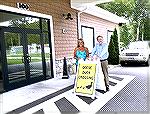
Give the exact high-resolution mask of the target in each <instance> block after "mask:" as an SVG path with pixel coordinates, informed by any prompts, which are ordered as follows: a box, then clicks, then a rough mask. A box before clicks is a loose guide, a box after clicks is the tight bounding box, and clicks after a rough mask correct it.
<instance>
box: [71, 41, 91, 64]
mask: <svg viewBox="0 0 150 114" xmlns="http://www.w3.org/2000/svg"><path fill="white" fill-rule="evenodd" d="M88 57H89V50H88V48H87V47H84V41H83V39H78V41H77V47H76V48H75V49H74V58H75V59H76V66H77V65H78V61H79V60H80V59H83V60H84V61H85V60H86V58H88Z"/></svg>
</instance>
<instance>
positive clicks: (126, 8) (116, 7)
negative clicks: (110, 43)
mask: <svg viewBox="0 0 150 114" xmlns="http://www.w3.org/2000/svg"><path fill="white" fill-rule="evenodd" d="M97 6H98V7H101V8H103V9H105V10H108V11H109V12H112V13H114V14H116V15H118V16H120V17H124V18H126V19H128V20H129V23H128V24H126V25H124V26H122V27H120V31H121V32H120V36H121V37H120V38H121V39H120V41H122V42H124V43H125V44H128V43H129V42H130V41H135V40H136V37H137V28H138V26H139V39H141V37H142V36H143V39H144V40H150V32H149V31H150V17H149V14H150V0H114V1H113V2H108V3H103V4H97ZM138 23H140V25H138Z"/></svg>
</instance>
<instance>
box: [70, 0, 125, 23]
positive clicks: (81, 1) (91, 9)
mask: <svg viewBox="0 0 150 114" xmlns="http://www.w3.org/2000/svg"><path fill="white" fill-rule="evenodd" d="M71 1H72V2H71V8H73V9H76V10H78V11H80V12H85V13H87V14H90V15H93V16H96V17H99V18H102V19H105V20H108V21H110V22H113V23H117V24H118V23H127V22H128V20H126V19H125V18H123V17H119V16H117V15H115V14H113V13H111V12H109V11H106V10H104V9H102V8H100V7H97V6H95V4H99V3H104V2H110V1H112V0H71ZM90 1H91V2H90Z"/></svg>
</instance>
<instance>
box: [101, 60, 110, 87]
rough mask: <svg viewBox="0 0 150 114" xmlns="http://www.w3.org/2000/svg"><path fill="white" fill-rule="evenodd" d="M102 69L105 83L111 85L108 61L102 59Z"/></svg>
mask: <svg viewBox="0 0 150 114" xmlns="http://www.w3.org/2000/svg"><path fill="white" fill-rule="evenodd" d="M101 66H102V71H103V74H104V81H105V85H106V86H109V76H108V61H107V60H105V61H101Z"/></svg>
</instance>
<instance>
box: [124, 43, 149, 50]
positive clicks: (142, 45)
mask: <svg viewBox="0 0 150 114" xmlns="http://www.w3.org/2000/svg"><path fill="white" fill-rule="evenodd" d="M127 48H128V49H147V48H148V44H147V42H131V43H130V44H129V45H128V47H127Z"/></svg>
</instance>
